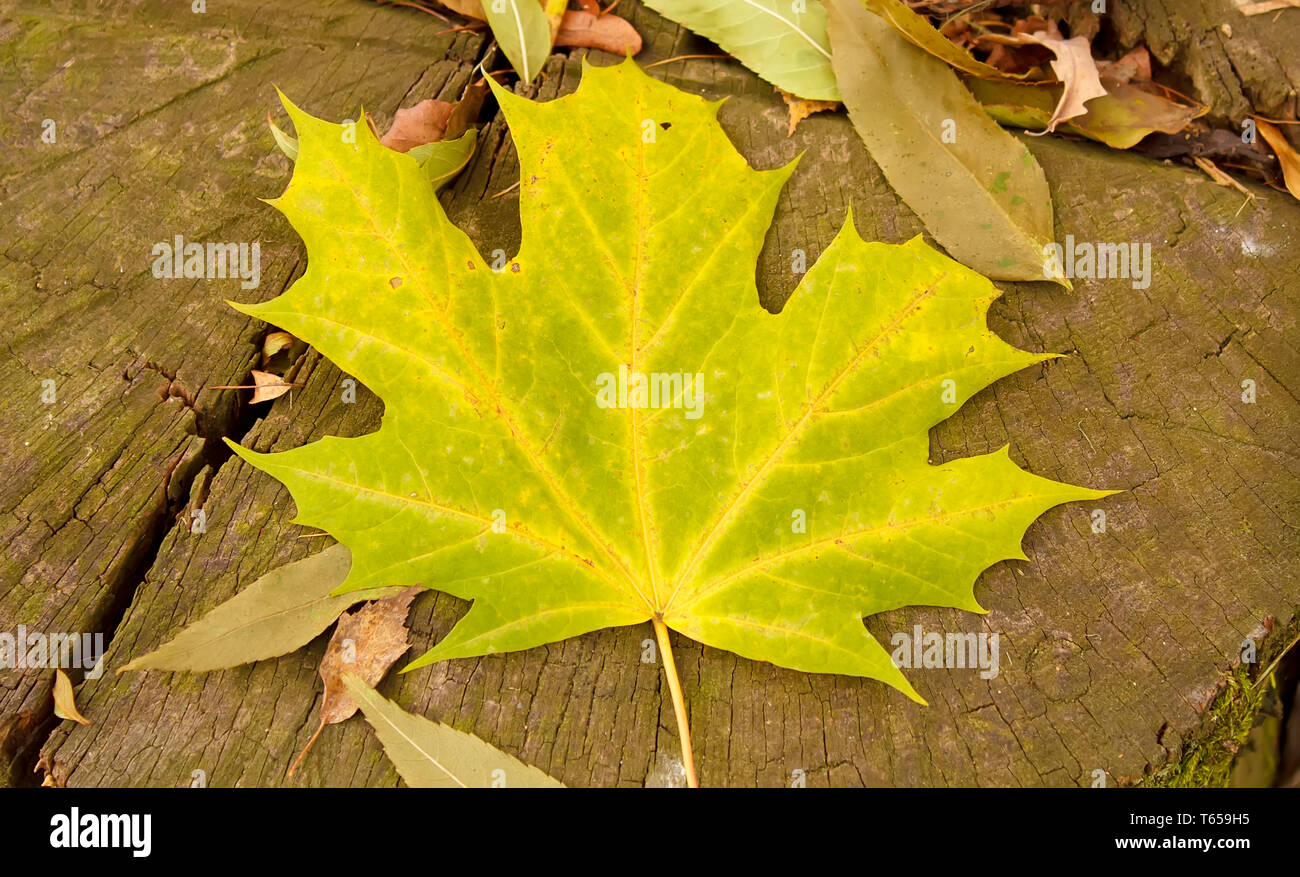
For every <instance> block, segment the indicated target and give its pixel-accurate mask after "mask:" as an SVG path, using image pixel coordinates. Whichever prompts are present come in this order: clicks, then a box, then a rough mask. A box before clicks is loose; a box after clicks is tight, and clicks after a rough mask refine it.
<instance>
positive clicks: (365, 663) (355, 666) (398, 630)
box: [289, 585, 423, 776]
mask: <svg viewBox="0 0 1300 877" xmlns="http://www.w3.org/2000/svg"><path fill="white" fill-rule="evenodd" d="M421 590H423V589H422V588H421V587H420V586H419V585H412V586H411V587H409V588H407V589H406V590H404V591H402V592H401V593H399V594H394V595H393V596H392V597H386V598H384V599H382V600H375V601H374V602H372V603H367V604H366V605H365V606H362V607H361V608H360V609H358V610H357V611H355V612H344V613H343V614H342V615H340V616H339V622H338V624H337V625H336V626H335V628H334V635H333V636H331V637H330V643H329V646H328V647H326V649H325V657H323V658H321V661H320V671H319V672H320V678H321V679H322V680H324V682H325V697H324V699H323V700H322V701H321V707H320V726H319V727H318V728H317V729H316V733H314V734H312V735H311V739H310V740H308V741H307V745H306V746H304V747H303V750H302V752H301V753H299V755H298V758H297V759H295V760H294V763H293V766H292V767H290V768H289V775H290V776H292V775H293V772H294V771H295V770H297V769H298V764H299V763H300V762H301V761H302V758H303V756H304V755H306V754H307V750H308V749H311V746H312V744H313V743H315V742H316V738H317V737H319V736H320V732H321V731H323V730H325V726H326V725H336V724H338V723H339V722H342V721H344V720H346V719H348V718H351V716H352V714H353V713H355V712H356V711H357V702H356V701H355V700H353V699H352V698H351V696H349V695H348V693H347V689H346V688H345V687H344V685H343V674H344V673H352V674H355V675H357V676H360V677H361V678H362V680H364V681H365V683H366V685H369V686H374V685H375V684H376V683H378V682H379V680H380V679H382V678H384V674H385V673H387V672H388V668H389V667H391V666H393V662H394V661H396V660H397V659H398V658H400V657H401V656H402V655H404V654H405V653H406V650H407V649H409V648H410V647H411V644H410V643H408V642H407V641H406V614H407V611H408V610H409V609H410V607H411V601H412V600H414V599H415V595H416V594H418V593H419V592H420V591H421Z"/></svg>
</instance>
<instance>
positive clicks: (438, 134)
mask: <svg viewBox="0 0 1300 877" xmlns="http://www.w3.org/2000/svg"><path fill="white" fill-rule="evenodd" d="M453 108H454V105H453V104H451V103H449V102H448V101H445V100H434V99H433V98H429V99H427V100H422V101H420V102H419V103H418V104H416V105H415V106H413V107H402V108H401V109H399V110H398V111H397V113H396V114H395V115H394V116H393V124H392V125H391V126H390V127H389V129H388V133H387V134H385V135H384V136H383V137H380V138H379V142H380V143H382V144H384V145H385V146H387V147H388V148H389V149H393V150H396V151H397V152H410V151H411V150H412V149H414V148H415V147H417V146H423V145H424V144H426V143H437V142H438V141H439V140H441V139H442V135H443V132H444V131H446V130H447V120H448V119H449V118H451V111H452V109H453Z"/></svg>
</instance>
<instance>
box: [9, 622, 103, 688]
mask: <svg viewBox="0 0 1300 877" xmlns="http://www.w3.org/2000/svg"><path fill="white" fill-rule="evenodd" d="M103 656H104V635H103V634H102V633H94V634H91V633H50V634H45V633H41V632H40V631H38V630H36V631H29V630H28V629H27V625H25V624H20V625H18V629H17V630H16V631H13V632H10V631H7V630H5V631H0V670H27V669H34V670H88V671H91V672H88V673H87V674H86V678H87V679H98V678H99V674H100V673H101V672H102V668H100V667H99V659H100V658H102V657H103Z"/></svg>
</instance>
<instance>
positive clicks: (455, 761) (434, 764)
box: [343, 673, 564, 789]
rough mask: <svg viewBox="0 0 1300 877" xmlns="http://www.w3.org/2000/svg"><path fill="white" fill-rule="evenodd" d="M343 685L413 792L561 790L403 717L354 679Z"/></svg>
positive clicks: (440, 728)
mask: <svg viewBox="0 0 1300 877" xmlns="http://www.w3.org/2000/svg"><path fill="white" fill-rule="evenodd" d="M343 685H344V686H345V687H346V688H347V693H348V694H349V695H350V696H351V698H352V699H353V700H355V701H356V702H357V703H358V704H359V705H360V706H361V712H362V713H363V714H364V715H365V717H366V721H367V722H369V723H370V727H372V728H374V729H375V736H377V737H378V738H379V742H380V743H382V744H383V746H384V752H385V753H386V754H387V755H388V760H389V761H391V762H392V763H393V767H395V768H397V772H398V773H399V774H401V777H402V779H403V780H405V781H406V784H407V785H408V786H410V787H411V788H413V789H448V788H462V789H486V788H490V787H493V786H497V787H505V788H516V789H560V788H563V787H564V785H563V783H561V782H559V781H558V780H554V779H552V778H551V777H549V776H547V775H546V774H544V773H542V772H541V771H540V770H538V769H537V768H535V767H533V766H532V765H529V764H524V763H523V762H522V761H520V760H519V759H517V758H515V757H514V756H512V755H509V754H507V753H505V752H502V751H501V750H500V749H497V748H495V747H493V746H491V745H490V744H488V743H486V742H484V741H483V740H480V739H479V738H478V737H475V736H474V735H473V734H466V733H465V732H464V731H457V730H456V729H455V728H453V727H451V726H449V725H444V724H442V723H440V722H431V721H429V720H428V719H426V718H423V717H421V716H415V715H412V714H410V713H408V712H406V711H405V710H403V709H402V708H401V707H399V706H398V705H397V704H395V703H393V702H392V701H391V700H388V699H386V698H384V697H383V696H382V695H380V694H379V692H377V691H375V690H374V689H373V688H371V687H370V686H369V685H367V684H366V683H365V682H364V681H363V680H362V679H361V677H360V676H357V675H356V674H354V673H348V674H346V675H345V676H344V677H343Z"/></svg>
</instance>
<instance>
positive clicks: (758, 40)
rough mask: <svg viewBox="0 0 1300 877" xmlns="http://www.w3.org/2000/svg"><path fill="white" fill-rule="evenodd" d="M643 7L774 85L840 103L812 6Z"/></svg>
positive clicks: (684, 3)
mask: <svg viewBox="0 0 1300 877" xmlns="http://www.w3.org/2000/svg"><path fill="white" fill-rule="evenodd" d="M646 5H647V6H649V7H650V8H651V9H653V10H654V11H655V12H658V13H659V14H660V15H663V16H664V17H666V18H669V19H672V20H673V21H675V22H677V23H678V24H680V25H682V26H684V27H686V28H687V29H689V30H692V31H694V32H695V33H698V34H700V35H701V36H705V37H708V38H709V39H711V40H713V42H715V43H717V44H718V45H719V46H721V47H722V48H723V49H725V50H726V51H728V52H730V53H731V54H732V55H735V56H736V59H737V60H738V61H740V63H742V64H744V65H745V66H746V67H748V68H749V69H750V70H753V71H754V72H755V73H757V74H758V75H759V76H761V77H763V78H764V79H766V80H767V81H768V82H770V83H772V84H773V85H775V86H777V87H778V88H781V89H783V90H785V91H788V92H790V93H791V94H793V95H795V96H797V97H802V98H808V99H809V100H839V99H840V93H839V89H838V88H837V87H836V85H835V74H834V73H833V72H832V71H831V47H830V43H829V42H828V40H827V38H826V11H825V10H824V9H823V8H822V6H821V4H820V3H819V2H817V0H808V2H806V3H797V2H793V0H723V2H719V0H646Z"/></svg>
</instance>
